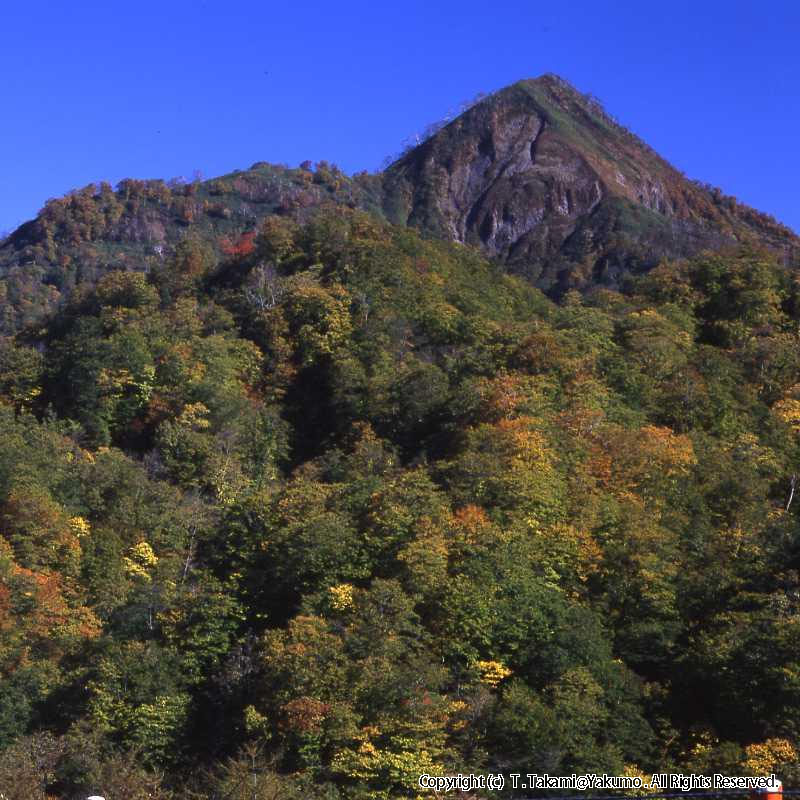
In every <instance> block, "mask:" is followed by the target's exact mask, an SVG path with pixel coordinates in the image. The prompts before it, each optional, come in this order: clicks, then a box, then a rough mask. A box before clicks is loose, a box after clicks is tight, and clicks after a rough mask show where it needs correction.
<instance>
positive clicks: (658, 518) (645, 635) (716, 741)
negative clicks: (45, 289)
mask: <svg viewBox="0 0 800 800" xmlns="http://www.w3.org/2000/svg"><path fill="white" fill-rule="evenodd" d="M216 244H217V245H219V243H218V242H217V243H216ZM797 275H798V273H797V272H795V271H792V270H790V269H787V268H786V267H785V266H784V265H783V264H779V263H778V260H777V259H776V257H775V255H774V254H772V253H770V252H768V251H766V250H760V249H758V248H756V247H754V246H740V247H738V248H736V249H728V250H724V251H718V252H710V251H709V252H704V253H701V254H699V255H697V256H695V257H693V258H688V259H680V260H664V261H662V262H661V263H660V264H659V265H658V266H657V267H656V268H654V269H653V270H651V271H650V272H648V273H647V274H645V275H641V276H639V277H633V278H631V279H630V280H629V281H628V282H627V283H626V285H625V287H624V290H623V291H612V290H609V289H604V288H596V289H594V290H592V291H588V292H585V293H583V294H580V293H578V292H576V291H569V292H567V293H566V294H565V295H564V296H563V297H562V298H560V300H559V302H554V301H553V300H551V299H549V298H548V297H546V296H545V295H544V294H542V293H541V292H540V291H539V290H538V289H536V288H534V287H533V286H532V285H531V284H530V283H528V282H526V281H524V280H523V279H522V278H519V277H514V276H513V275H510V274H508V273H507V272H506V271H504V270H503V269H502V268H501V267H500V266H499V265H497V264H495V263H492V262H490V261H487V260H486V259H485V258H484V257H483V256H482V255H480V254H479V253H478V252H477V251H476V250H474V249H472V248H470V247H467V246H464V245H461V244H457V243H449V242H444V241H438V240H433V239H428V238H424V237H423V236H421V235H420V234H419V233H418V232H415V231H414V230H411V229H409V228H405V227H395V226H392V225H390V224H388V223H386V222H384V221H382V220H380V219H378V218H377V217H375V216H371V215H369V214H368V213H366V212H364V211H359V210H355V209H348V208H347V207H345V206H343V205H338V206H335V207H330V208H325V207H321V208H320V209H318V210H317V211H316V212H315V213H313V214H311V215H310V216H309V219H308V220H307V221H305V222H303V223H302V224H301V223H299V222H297V221H294V220H293V219H292V218H291V217H289V216H287V215H281V214H273V215H269V216H267V217H266V218H265V219H264V220H263V221H262V222H260V223H259V224H258V226H257V227H256V228H252V229H251V230H250V231H249V232H244V233H242V234H240V235H234V234H231V235H230V236H229V237H228V238H227V239H226V240H225V242H224V243H223V246H222V247H221V248H219V247H217V248H216V249H215V248H214V247H212V246H211V244H209V242H208V241H207V240H204V239H203V238H201V237H194V236H191V235H187V236H186V237H185V238H184V239H182V240H181V241H180V242H179V243H178V244H177V245H176V246H175V247H174V248H172V249H171V250H170V251H169V252H168V253H166V254H165V257H164V259H162V260H160V261H158V263H154V264H153V265H150V267H149V268H148V269H147V271H145V272H142V271H138V272H137V271H121V270H117V271H110V272H107V273H106V274H104V275H102V276H101V277H99V279H98V280H97V281H96V282H87V283H84V284H81V283H80V282H77V283H76V285H75V288H74V290H73V291H72V293H71V295H70V297H69V300H68V302H66V303H63V304H61V305H60V306H58V307H56V308H54V309H52V310H51V311H50V312H49V313H48V314H47V315H46V316H45V317H41V318H37V319H35V320H33V321H30V323H29V324H24V325H21V326H20V329H19V330H18V331H17V332H16V333H15V334H14V335H13V336H11V335H9V336H7V337H6V338H4V339H2V340H0V441H1V442H2V447H1V448H0V791H2V794H3V797H4V798H5V799H6V800H31V799H32V798H36V800H40V799H41V798H45V797H48V798H65V799H68V800H72V799H73V798H83V797H85V796H86V795H87V794H90V793H96V794H101V795H104V796H105V797H107V798H108V799H109V800H116V799H117V798H123V797H124V798H127V799H128V800H143V799H144V798H158V799H159V800H164V799H165V798H173V800H189V799H190V798H191V799H193V800H212V798H214V799H219V800H221V799H222V798H234V799H235V800H246V799H250V798H262V799H267V798H293V797H296V798H325V799H326V800H361V799H362V798H363V800H367V798H369V799H370V800H374V799H377V800H379V799H380V798H401V797H409V798H412V797H416V796H417V795H420V794H421V792H420V790H419V789H418V787H417V778H418V776H419V774H421V773H424V772H428V773H431V774H449V773H453V772H458V771H478V772H485V771H489V770H493V771H503V772H521V773H527V772H549V773H551V774H570V773H572V772H573V771H578V772H585V771H599V772H608V773H610V774H619V775H621V774H629V775H634V774H642V773H645V774H649V773H650V772H655V771H671V770H676V771H683V772H692V771H693V772H720V771H721V772H729V773H732V774H762V773H766V772H769V771H772V770H776V771H777V772H778V774H779V776H780V777H782V778H783V779H784V781H786V782H787V783H792V782H794V781H796V780H797V778H798V777H800V727H799V724H798V719H800V572H799V571H798V570H799V569H800V524H798V516H797V514H798V510H800V497H795V487H796V480H797V475H798V473H800V446H799V445H800V326H799V323H800V283H799V282H798V277H797ZM21 319H24V315H23V316H22V317H21ZM798 494H800V492H799V493H798ZM506 794H507V795H510V793H509V792H506Z"/></svg>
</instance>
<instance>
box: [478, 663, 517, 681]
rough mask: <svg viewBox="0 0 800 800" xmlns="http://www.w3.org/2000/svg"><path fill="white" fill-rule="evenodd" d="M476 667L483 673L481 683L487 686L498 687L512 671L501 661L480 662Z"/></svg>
mask: <svg viewBox="0 0 800 800" xmlns="http://www.w3.org/2000/svg"><path fill="white" fill-rule="evenodd" d="M475 666H476V667H477V668H478V670H479V672H480V673H481V683H485V684H486V685H487V686H492V687H495V686H498V685H499V684H500V681H502V680H504V679H505V678H507V677H508V676H509V675H510V674H511V670H510V669H509V668H508V667H506V666H504V665H503V664H501V663H500V662H499V661H478V662H476V664H475Z"/></svg>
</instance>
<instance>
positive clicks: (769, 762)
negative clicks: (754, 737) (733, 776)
mask: <svg viewBox="0 0 800 800" xmlns="http://www.w3.org/2000/svg"><path fill="white" fill-rule="evenodd" d="M744 752H745V760H744V772H745V774H746V775H769V774H771V773H772V772H773V771H774V770H775V769H776V768H777V767H778V765H779V764H789V763H792V762H794V761H797V750H796V749H795V747H794V745H793V744H792V743H791V742H790V741H788V740H787V739H767V740H766V741H764V742H759V743H756V744H751V745H748V746H747V747H746V748H745V751H744Z"/></svg>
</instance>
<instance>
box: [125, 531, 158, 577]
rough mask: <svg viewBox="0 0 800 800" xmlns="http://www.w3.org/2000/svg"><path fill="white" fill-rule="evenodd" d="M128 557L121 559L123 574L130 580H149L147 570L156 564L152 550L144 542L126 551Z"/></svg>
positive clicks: (155, 556)
mask: <svg viewBox="0 0 800 800" xmlns="http://www.w3.org/2000/svg"><path fill="white" fill-rule="evenodd" d="M128 553H129V555H127V556H125V557H124V558H123V559H122V562H123V565H124V567H125V572H126V573H127V574H128V576H129V577H131V578H134V577H136V578H142V579H143V580H146V581H149V580H150V572H149V570H150V569H151V568H152V567H154V566H155V565H156V564H157V563H158V556H157V555H156V554H155V553H154V552H153V548H152V547H151V546H150V545H149V544H148V543H147V542H145V541H141V542H139V543H138V544H135V545H134V546H133V547H131V548H130V550H128Z"/></svg>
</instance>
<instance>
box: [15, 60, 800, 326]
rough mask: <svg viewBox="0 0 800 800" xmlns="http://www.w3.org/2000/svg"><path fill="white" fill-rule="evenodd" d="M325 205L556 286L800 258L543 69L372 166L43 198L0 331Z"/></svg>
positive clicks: (263, 170)
mask: <svg viewBox="0 0 800 800" xmlns="http://www.w3.org/2000/svg"><path fill="white" fill-rule="evenodd" d="M326 204H337V205H343V206H347V207H350V208H361V209H365V210H368V211H370V212H371V213H374V214H376V215H377V216H379V217H384V218H385V219H387V220H388V221H390V222H392V223H394V224H400V225H409V226H413V227H417V228H420V229H421V230H423V231H424V232H425V233H427V234H429V235H433V236H437V237H441V238H446V239H452V240H454V241H457V242H462V243H466V244H469V245H474V246H476V247H478V248H480V249H481V250H482V251H483V252H484V253H485V254H486V255H488V256H490V257H491V258H493V259H496V260H499V261H501V262H503V263H505V264H507V266H508V268H509V269H510V270H511V271H513V272H516V273H518V274H521V275H523V276H525V277H526V278H527V279H528V280H530V281H532V282H533V283H535V284H536V285H537V286H539V287H540V288H542V289H544V290H545V291H548V292H549V293H551V294H554V295H558V294H561V293H563V291H564V290H565V289H567V288H579V289H586V288H591V287H592V286H594V285H597V284H602V285H606V286H611V287H618V286H620V285H621V284H622V283H623V282H624V280H625V278H626V276H628V275H630V274H633V273H637V272H641V271H644V270H647V269H649V268H651V267H653V266H654V265H655V264H657V263H658V262H659V260H660V259H662V258H664V257H670V258H674V257H682V256H689V255H692V254H695V253H697V252H699V251H700V250H702V249H705V248H711V249H719V248H723V247H726V246H731V245H735V244H737V243H742V242H749V243H754V244H757V245H760V246H764V247H767V248H768V249H770V250H773V251H775V252H776V253H778V254H779V257H780V258H781V260H782V261H783V262H784V263H786V264H789V263H795V262H797V260H798V258H800V255H799V254H800V239H798V237H797V236H796V235H795V234H794V233H793V232H792V231H790V230H789V229H788V228H786V227H785V226H783V225H780V224H779V223H778V222H776V221H775V220H774V219H772V218H771V217H769V216H768V215H766V214H762V213H760V212H758V211H755V210H753V209H751V208H749V207H747V206H744V205H741V204H739V203H738V202H737V201H736V200H735V199H734V198H732V197H727V196H725V195H723V194H722V193H721V192H720V191H719V190H718V189H713V188H710V187H705V186H702V185H700V184H698V183H696V182H693V181H690V180H688V179H687V178H686V177H685V176H683V175H682V174H681V173H680V172H678V171H677V170H676V169H675V168H674V167H672V166H670V164H668V163H667V162H666V161H665V160H664V159H662V158H661V157H660V156H658V155H657V154H656V153H655V152H653V150H652V149H651V148H649V147H648V146H647V145H646V144H645V143H644V142H642V141H641V140H640V139H638V138H637V137H636V136H634V135H633V134H632V133H630V132H629V131H628V130H626V129H625V128H624V127H622V126H621V125H620V124H619V123H617V122H616V121H614V120H613V119H612V118H611V117H610V116H609V115H608V114H607V113H606V112H605V111H604V110H603V109H602V107H601V106H600V105H599V103H597V102H596V101H595V100H593V99H592V98H590V97H587V96H585V95H582V94H581V93H580V92H578V91H577V90H576V89H575V88H573V87H572V86H570V85H569V84H568V83H567V82H566V81H564V80H562V79H561V78H558V77H557V76H554V75H545V76H542V77H540V78H538V79H535V80H523V81H520V82H518V83H516V84H514V85H512V86H509V87H508V88H506V89H503V90H501V91H498V92H496V93H495V94H493V95H491V96H489V97H487V98H485V99H484V100H482V101H481V102H479V103H477V104H476V105H475V106H473V107H472V108H470V109H469V110H468V111H466V112H465V113H463V114H462V115H461V116H460V117H458V118H457V119H456V120H454V121H453V122H451V123H450V124H449V125H447V126H446V127H444V128H442V129H441V130H439V131H438V132H436V133H435V134H434V135H433V136H431V137H430V138H429V139H428V140H427V141H425V142H423V143H422V144H421V145H419V146H418V147H416V148H414V149H413V150H411V151H410V152H408V153H406V154H405V155H404V156H402V157H401V158H400V159H398V160H397V161H396V162H395V163H394V164H392V165H391V166H389V167H388V168H387V169H386V170H385V171H384V172H383V173H378V174H376V175H368V174H367V173H360V174H359V175H356V176H354V177H352V178H350V177H348V176H346V175H344V174H343V173H342V172H341V171H340V170H338V169H337V168H336V167H335V166H332V165H330V164H328V163H326V162H321V163H320V164H318V165H317V167H316V170H315V171H312V170H311V165H310V162H306V164H304V165H303V166H301V167H300V168H298V169H289V168H287V167H283V166H278V165H271V164H268V163H266V162H259V163H257V164H254V165H253V166H252V167H251V168H250V169H249V170H244V171H236V172H233V173H231V174H229V175H225V176H222V177H219V178H215V179H213V180H209V181H193V182H190V183H181V182H175V181H173V182H170V183H169V184H167V183H165V182H164V181H162V180H149V181H140V180H132V179H129V180H124V181H122V182H120V184H119V185H118V187H117V189H116V191H114V190H112V187H111V186H109V185H108V184H107V183H101V184H99V185H95V184H90V185H89V186H87V187H85V188H83V189H80V190H77V191H75V192H72V193H71V194H69V195H67V196H66V197H64V198H61V199H53V200H49V201H48V202H47V203H46V204H45V206H44V208H43V210H42V212H41V213H40V214H39V216H38V217H37V218H36V219H35V220H32V221H31V222H27V223H25V224H24V225H22V226H21V227H20V228H18V229H17V230H16V231H14V232H13V233H12V234H11V235H10V236H9V237H8V238H7V239H6V240H5V241H4V242H3V243H2V245H0V300H6V304H5V307H4V310H3V317H2V320H0V330H5V331H6V332H12V331H14V330H16V329H18V328H19V326H20V325H24V324H27V323H29V322H32V321H34V320H35V319H37V318H38V317H39V316H40V315H41V313H42V312H43V311H47V310H50V309H53V308H55V307H56V306H58V304H59V303H60V302H61V301H62V300H63V298H64V296H68V295H69V293H70V292H71V290H72V289H73V288H74V287H75V286H76V285H78V284H80V283H83V282H89V283H91V282H93V281H95V280H96V279H97V278H98V277H99V276H100V275H102V274H104V273H105V272H107V271H109V270H111V269H133V270H145V271H146V270H149V269H153V268H157V267H158V265H159V264H160V263H162V262H163V260H164V258H165V257H167V256H168V255H169V254H170V253H171V252H172V251H173V250H174V248H175V246H176V245H177V244H178V243H179V242H180V241H182V240H183V239H185V238H186V237H187V236H189V237H195V238H201V239H203V240H204V241H206V242H207V243H208V244H210V246H211V247H212V248H213V249H214V251H215V252H216V254H217V255H219V254H222V253H224V250H225V243H226V242H230V241H231V240H232V239H236V238H237V237H238V236H240V235H241V234H242V233H246V232H247V231H252V230H255V228H256V227H257V226H258V224H259V222H260V221H261V220H262V219H264V218H265V217H267V216H269V215H271V214H280V215H283V216H288V217H291V218H293V219H296V220H299V221H303V220H305V219H307V218H308V215H309V213H310V212H312V211H313V210H314V209H315V208H318V207H320V206H321V205H326Z"/></svg>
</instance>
